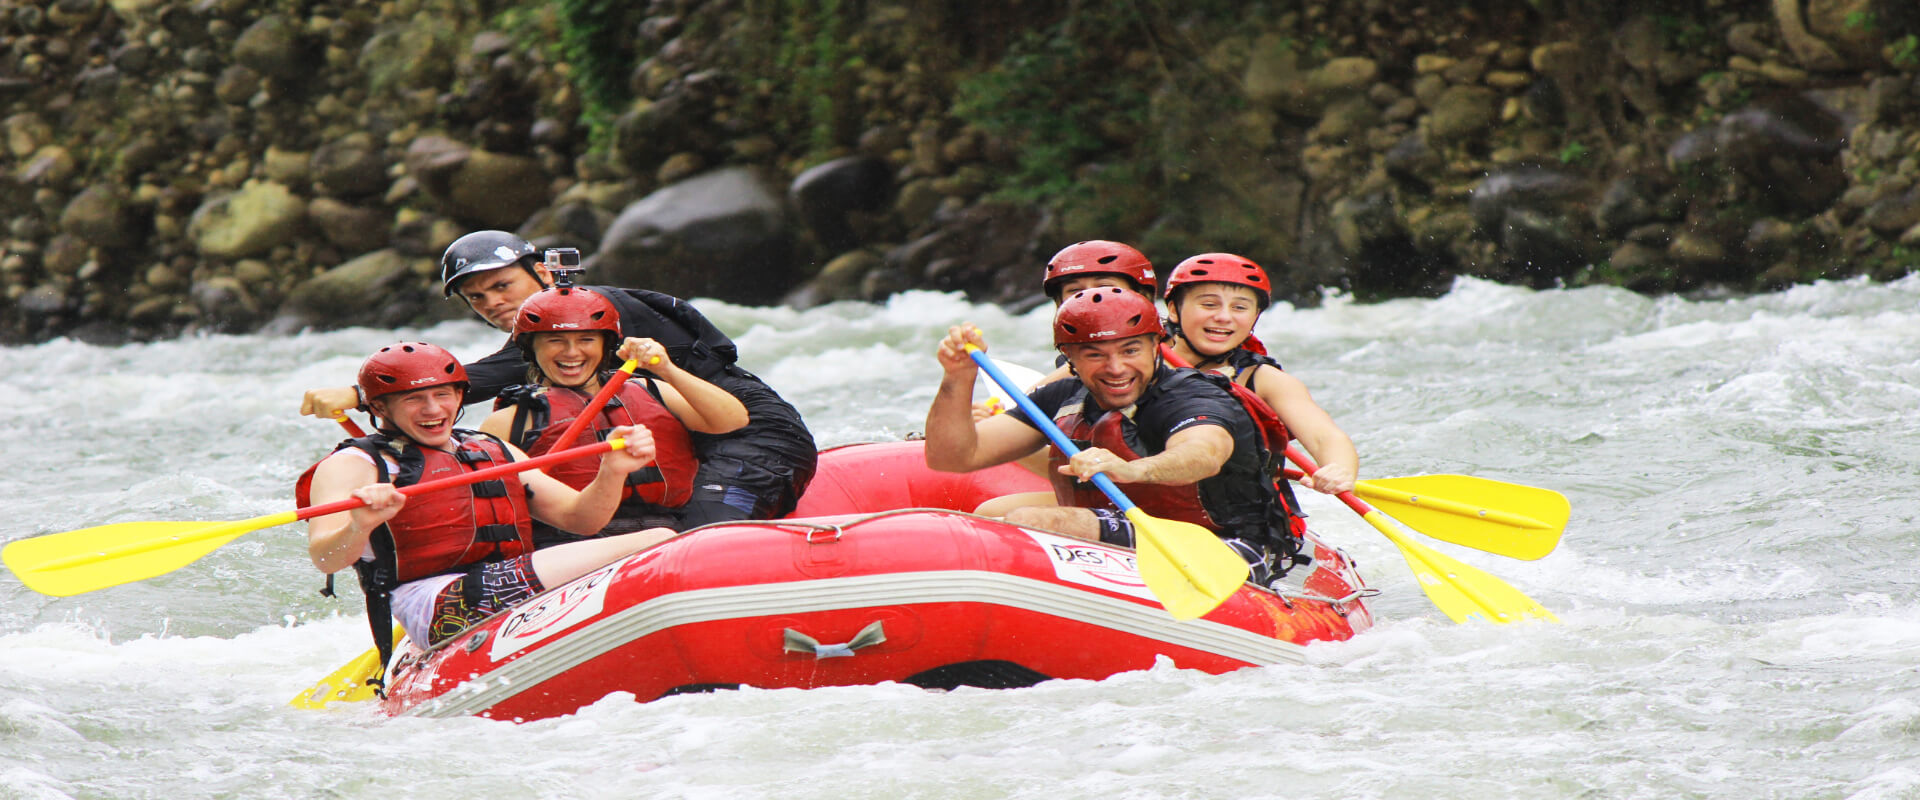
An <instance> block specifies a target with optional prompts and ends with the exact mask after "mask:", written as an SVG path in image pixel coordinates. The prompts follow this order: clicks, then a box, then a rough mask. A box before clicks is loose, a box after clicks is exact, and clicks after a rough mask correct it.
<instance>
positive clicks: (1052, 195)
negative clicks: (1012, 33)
mask: <svg viewBox="0 0 1920 800" xmlns="http://www.w3.org/2000/svg"><path fill="white" fill-rule="evenodd" d="M1100 57H1101V54H1099V53H1096V52H1090V51H1089V50H1088V49H1086V48H1082V47H1078V46H1076V44H1075V42H1074V41H1073V40H1072V39H1071V38H1069V37H1066V36H1062V35H1058V33H1057V32H1056V31H1029V32H1027V33H1026V34H1024V35H1022V36H1021V37H1020V38H1019V39H1017V40H1016V41H1015V42H1014V43H1013V45H1012V47H1010V48H1009V49H1008V52H1007V54H1006V56H1005V57H1003V58H1001V59H1000V62H999V63H998V64H995V65H994V66H993V67H992V68H990V69H987V70H985V71H983V72H980V73H978V74H975V75H974V76H972V77H970V78H967V79H965V80H963V81H962V82H961V83H960V86H959V87H958V92H957V95H958V96H957V97H956V98H955V101H954V105H953V112H954V115H955V116H958V117H960V118H961V119H964V120H967V121H969V122H971V123H973V124H974V125H975V126H977V127H979V128H980V129H981V130H983V131H986V132H987V133H989V134H992V135H994V136H998V137H1001V138H1003V139H1006V140H1007V141H1009V142H1011V143H1013V144H1014V146H1015V149H1016V151H1017V152H1018V153H1019V155H1018V161H1017V164H1016V166H1015V167H1014V169H1013V172H1012V174H1011V175H1009V176H1008V182H1007V185H1006V189H1005V193H1004V194H1005V196H1006V197H1007V198H1008V199H1012V200H1018V201H1022V202H1040V201H1045V200H1049V199H1066V198H1073V197H1079V196H1081V195H1083V194H1084V192H1085V188H1084V187H1082V186H1079V185H1078V184H1077V183H1076V182H1075V181H1074V180H1073V172H1074V169H1075V167H1076V166H1077V165H1079V164H1080V163H1081V162H1083V161H1085V160H1086V159H1087V158H1089V157H1091V156H1094V155H1095V154H1098V153H1101V152H1103V151H1105V150H1108V149H1110V148H1112V147H1113V146H1114V145H1115V144H1116V142H1114V141H1111V140H1110V139H1109V134H1110V133H1112V134H1118V133H1119V132H1121V131H1124V130H1128V129H1134V128H1138V127H1139V126H1140V125H1141V124H1143V123H1144V122H1145V121H1146V108H1147V102H1146V98H1145V96H1144V95H1143V94H1142V93H1141V92H1140V90H1138V89H1137V88H1134V87H1132V86H1131V85H1129V84H1127V83H1125V82H1122V81H1115V80H1111V79H1110V78H1108V77H1107V76H1108V75H1110V72H1109V70H1107V69H1099V68H1095V65H1094V64H1092V63H1089V62H1090V61H1091V60H1092V59H1096V58H1100Z"/></svg>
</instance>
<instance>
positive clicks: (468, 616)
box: [427, 554, 546, 646]
mask: <svg viewBox="0 0 1920 800" xmlns="http://www.w3.org/2000/svg"><path fill="white" fill-rule="evenodd" d="M476 577H477V578H478V579H479V580H480V591H479V592H478V600H479V602H477V603H471V604H469V603H468V602H467V581H470V580H473V579H475V578H476ZM545 590H546V587H545V586H542V585H540V579H539V578H538V577H536V576H535V575H534V574H533V556H532V555H531V554H529V555H524V556H519V557H517V558H510V559H507V560H505V561H492V562H488V563H487V564H484V565H482V566H481V567H480V571H479V572H478V573H471V572H470V573H467V574H466V575H465V576H462V577H460V578H458V579H456V580H454V582H452V583H449V584H447V586H446V588H444V589H441V590H440V594H438V595H436V596H435V597H434V598H433V624H432V625H430V626H429V627H428V628H427V644H428V645H429V646H432V645H436V644H439V643H441V642H444V641H446V640H447V639H450V638H452V637H453V636H454V635H455V634H458V633H459V632H461V631H464V630H466V629H467V628H468V627H470V626H472V625H473V624H474V623H476V622H479V621H480V620H483V619H486V618H487V617H491V616H493V615H495V614H498V613H500V612H502V611H505V610H507V609H508V608H512V607H513V606H515V605H518V604H520V603H524V602H526V600H527V598H529V597H532V596H534V595H536V594H539V593H541V592H542V591H545Z"/></svg>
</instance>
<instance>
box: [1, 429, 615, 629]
mask: <svg viewBox="0 0 1920 800" xmlns="http://www.w3.org/2000/svg"><path fill="white" fill-rule="evenodd" d="M625 446H626V440H625V439H609V440H607V441H605V442H600V443H596V444H587V445H581V446H579V447H574V448H570V449H567V450H560V451H556V452H552V453H548V454H546V455H542V456H536V457H534V458H529V459H526V460H524V461H515V462H513V463H511V464H498V465H495V466H491V467H487V468H485V469H478V470H474V471H473V472H468V473H465V474H462V475H455V476H453V477H450V478H441V479H439V480H433V481H427V482H425V483H417V484H414V485H412V486H407V487H403V488H401V489H400V493H401V494H403V495H407V496H409V497H411V496H413V495H416V494H421V493H424V492H432V491H437V490H440V489H447V488H452V487H455V486H465V485H467V484H470V483H478V482H480V481H484V480H489V479H492V478H497V477H499V476H501V475H509V474H512V473H516V472H522V471H525V470H529V469H537V468H539V467H544V466H546V465H548V464H558V463H560V462H563V461H570V460H572V459H576V458H583V457H586V456H589V455H593V454H595V453H605V452H607V451H609V450H617V449H619V448H622V447H625ZM359 505H362V502H361V500H360V499H359V498H357V497H349V498H346V499H344V500H338V501H335V502H332V503H327V504H324V505H318V506H308V507H306V508H302V509H297V510H294V511H283V512H280V513H278V514H267V515H265V516H260V517H254V518H252V519H243V520H239V521H237V522H119V523H114V524H112V525H100V526H97V527H92V528H82V529H80V530H74V531H66V532H64V533H52V534H47V535H45V536H35V537H33V538H31V539H22V540H20V541H17V542H12V543H9V544H8V545H7V546H6V547H5V548H4V549H0V560H3V561H5V562H6V565H7V568H8V569H11V570H13V574H14V575H15V576H17V577H19V578H20V582H21V583H24V584H26V585H27V588H29V589H32V590H34V591H36V592H40V593H42V594H49V595H53V596H55V597H66V596H69V595H76V594H81V593H83V592H91V591H93V590H95V589H105V588H107V587H109V586H118V585H120V584H123V583H131V582H133V581H139V580H146V579H147V578H151V577H154V576H156V575H164V574H166V573H169V572H172V571H174V570H176V569H179V568H181V567H184V566H186V565H188V564H191V563H193V562H194V561H197V560H199V559H200V557H201V556H204V555H206V554H208V553H211V552H213V551H214V549H216V548H218V547H219V546H221V545H223V544H226V543H227V542H230V541H233V540H234V539H235V538H238V537H239V536H240V535H241V534H245V533H250V532H252V531H256V530H260V529H261V528H271V527H273V526H275V525H285V524H287V523H289V522H295V521H298V520H303V519H311V518H313V517H320V516H325V515H327V514H333V513H337V512H340V511H346V510H348V509H350V508H354V507H356V506H359Z"/></svg>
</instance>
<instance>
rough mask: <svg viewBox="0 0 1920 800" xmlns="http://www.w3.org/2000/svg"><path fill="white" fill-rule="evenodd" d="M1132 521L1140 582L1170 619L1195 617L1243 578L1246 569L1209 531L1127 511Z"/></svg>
mask: <svg viewBox="0 0 1920 800" xmlns="http://www.w3.org/2000/svg"><path fill="white" fill-rule="evenodd" d="M1127 519H1129V520H1131V521H1132V522H1133V535H1134V545H1135V547H1134V551H1135V554H1136V556H1137V557H1138V559H1139V565H1140V580H1142V581H1144V582H1145V583H1146V584H1147V590H1148V591H1151V592H1153V596H1154V597H1157V598H1159V599H1160V605H1162V606H1165V607H1166V609H1167V613H1169V614H1172V615H1173V618H1174V619H1194V618H1196V617H1200V616H1203V615H1205V614H1206V613H1207V612H1209V611H1212V610H1213V609H1214V607H1216V606H1218V605H1220V604H1221V603H1224V602H1226V600H1227V598H1229V597H1232V596H1233V593H1234V592H1237V591H1239V590H1240V586H1241V585H1242V584H1245V583H1246V582H1247V574H1248V571H1249V569H1250V568H1249V567H1248V566H1247V560H1246V559H1244V558H1241V557H1240V554H1239V553H1236V552H1234V551H1233V548H1231V547H1228V546H1227V544H1226V543H1225V542H1222V541H1220V537H1218V536H1215V535H1214V534H1213V531H1210V530H1207V529H1206V528H1202V527H1200V526H1198V525H1195V524H1193V523H1191V522H1179V521H1176V520H1169V519H1160V518H1158V517H1150V516H1147V513H1146V512H1145V511H1141V510H1140V509H1139V508H1130V509H1127Z"/></svg>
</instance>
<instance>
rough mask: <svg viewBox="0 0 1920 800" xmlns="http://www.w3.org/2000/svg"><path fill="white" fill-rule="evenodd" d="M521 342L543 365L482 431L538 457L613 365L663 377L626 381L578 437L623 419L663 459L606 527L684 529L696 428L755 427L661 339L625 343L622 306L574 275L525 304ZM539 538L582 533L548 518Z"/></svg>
mask: <svg viewBox="0 0 1920 800" xmlns="http://www.w3.org/2000/svg"><path fill="white" fill-rule="evenodd" d="M513 341H514V344H515V345H517V346H519V348H520V352H521V354H522V356H523V357H524V358H526V360H527V362H528V363H530V364H532V365H533V367H532V368H531V369H530V370H529V374H528V376H527V377H528V378H529V379H530V380H531V381H532V382H531V383H529V384H527V385H524V386H513V387H509V388H507V389H506V390H504V391H502V392H501V393H500V397H499V399H498V400H497V401H496V402H495V406H496V408H497V409H498V410H496V411H494V412H493V414H492V415H491V416H489V417H487V419H486V421H484V422H482V423H481V424H480V431H481V432H482V433H490V434H493V435H494V436H497V437H499V438H501V439H504V440H506V441H508V442H511V443H513V444H514V446H516V447H519V448H520V449H522V450H525V451H526V452H527V454H529V455H535V456H538V455H542V454H544V453H546V452H548V451H550V450H552V449H554V446H555V444H556V443H557V442H558V440H559V439H560V437H561V435H562V433H564V432H565V431H566V430H567V428H568V427H569V426H571V425H572V424H573V423H574V420H576V419H578V418H579V416H580V413H581V412H582V411H585V410H586V406H587V405H588V404H589V403H591V402H592V401H593V398H594V395H595V394H596V393H598V392H599V391H600V389H601V387H602V385H603V383H604V382H605V381H607V380H609V379H610V377H611V374H612V371H613V370H614V369H616V368H617V367H618V366H619V365H620V364H621V363H622V362H624V361H626V360H627V359H629V358H631V359H633V360H635V361H637V362H639V363H640V364H642V365H645V366H646V369H647V371H648V372H650V373H652V374H653V375H658V376H659V378H660V380H659V381H655V380H654V379H652V378H649V377H645V376H639V375H636V376H635V377H634V378H633V379H631V380H629V381H627V382H625V383H622V384H621V385H620V387H619V388H618V389H616V390H614V391H615V394H614V396H613V397H612V398H611V399H609V400H608V402H607V404H606V406H605V407H604V408H602V409H601V410H600V411H599V412H597V413H596V414H595V415H594V416H595V419H594V420H593V421H592V422H591V423H589V424H588V426H587V427H586V428H585V429H584V430H583V431H582V432H581V434H580V436H579V438H578V439H576V440H575V441H574V442H573V444H580V443H586V442H595V441H600V440H601V439H604V438H606V437H607V435H608V434H609V432H611V431H612V430H613V429H614V428H616V427H619V426H622V425H628V426H633V425H640V426H644V427H646V429H647V430H648V431H649V432H651V433H652V436H653V444H654V459H653V464H652V465H651V466H648V467H646V468H643V469H641V470H639V471H637V472H634V473H633V474H632V475H629V476H627V484H626V487H625V490H624V492H623V498H622V500H621V502H620V509H619V511H617V512H615V513H614V516H613V521H612V522H609V523H608V524H607V526H606V527H605V528H603V529H601V531H600V534H601V535H606V534H615V533H627V532H629V531H637V530H642V529H645V528H654V527H669V528H674V529H684V527H685V526H684V523H682V522H681V520H680V517H679V514H680V511H681V510H682V509H683V508H684V507H685V506H686V503H687V500H688V499H690V498H691V497H692V496H693V476H694V473H695V471H696V470H697V469H698V468H699V466H700V462H699V460H698V459H697V458H696V457H695V456H694V448H693V440H692V439H691V438H690V437H689V436H688V432H689V431H693V432H698V433H705V434H723V433H728V432H731V431H735V430H739V429H740V427H741V426H743V425H745V424H747V409H746V407H745V406H743V405H741V404H740V401H739V400H738V399H736V398H735V397H734V396H733V395H730V394H727V393H726V392H724V391H722V390H721V389H720V388H719V387H717V386H714V385H713V384H711V383H708V382H706V381H704V380H701V379H700V378H698V377H696V376H695V375H693V374H692V373H690V372H687V371H686V370H684V369H681V368H680V367H679V366H678V365H675V364H674V363H673V360H672V359H671V358H670V357H669V353H668V351H667V348H665V347H663V346H661V345H660V343H659V342H656V341H654V340H652V339H640V338H632V339H627V340H625V341H624V342H622V341H621V337H620V313H619V312H618V311H616V310H614V307H613V303H612V302H611V301H609V300H607V298H605V297H603V296H601V295H600V294H599V293H597V292H594V291H593V290H591V289H586V288H576V287H574V286H573V285H572V284H571V283H570V282H568V281H566V276H565V275H564V274H562V275H561V276H560V280H558V281H556V282H555V285H554V286H553V288H550V289H543V290H541V291H539V292H537V293H535V294H534V295H533V296H532V297H529V298H527V301H526V302H525V303H522V304H520V312H519V315H518V316H517V317H515V319H514V322H513ZM616 347H617V348H618V349H617V350H616ZM547 473H548V474H550V475H552V476H553V477H554V478H556V479H558V480H559V481H560V482H561V483H565V484H566V485H568V486H571V487H573V488H575V489H579V488H583V487H585V486H586V485H587V484H588V483H589V482H590V481H592V480H593V478H594V477H595V472H594V468H593V467H592V466H591V465H588V464H586V463H585V462H582V461H573V462H568V463H565V464H556V465H554V466H552V467H550V468H548V469H547ZM533 537H534V545H535V546H536V547H546V546H548V545H550V544H555V543H559V542H563V541H570V540H573V539H574V538H576V537H574V536H572V535H570V534H567V533H565V532H562V531H558V530H555V529H553V528H552V527H551V526H548V525H545V524H536V525H535V526H534V529H533Z"/></svg>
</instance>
